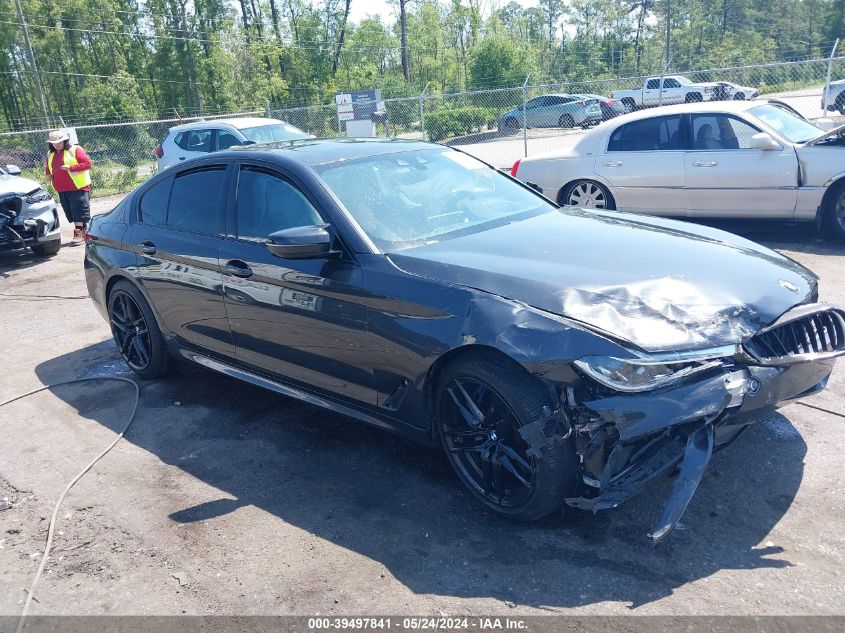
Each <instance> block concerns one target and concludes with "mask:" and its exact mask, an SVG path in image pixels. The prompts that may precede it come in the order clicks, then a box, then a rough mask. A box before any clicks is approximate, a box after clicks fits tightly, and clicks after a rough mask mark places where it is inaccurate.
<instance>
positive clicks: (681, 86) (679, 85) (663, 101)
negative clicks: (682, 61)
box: [610, 75, 718, 112]
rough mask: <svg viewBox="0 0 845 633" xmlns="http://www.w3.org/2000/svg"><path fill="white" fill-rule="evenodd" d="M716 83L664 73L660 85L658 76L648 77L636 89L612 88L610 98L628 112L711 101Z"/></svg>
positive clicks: (714, 93) (714, 94)
mask: <svg viewBox="0 0 845 633" xmlns="http://www.w3.org/2000/svg"><path fill="white" fill-rule="evenodd" d="M717 87H718V86H717V84H715V83H713V82H709V83H693V82H692V81H690V80H689V79H687V78H686V77H684V76H683V75H666V76H664V77H663V84H662V85H661V82H660V77H648V78H647V79H646V80H645V81H644V82H643V85H642V87H641V88H637V89H636V90H614V91H613V92H612V93H610V97H611V99H618V100H619V101H621V102H622V104H623V105H624V106H625V108H626V109H627V110H628V111H629V112H633V111H634V110H637V109H638V108H646V107H652V106H657V105H669V104H673V103H697V102H700V101H711V100H713V99H714V98H715V96H716V90H717Z"/></svg>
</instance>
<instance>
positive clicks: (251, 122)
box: [170, 116, 286, 132]
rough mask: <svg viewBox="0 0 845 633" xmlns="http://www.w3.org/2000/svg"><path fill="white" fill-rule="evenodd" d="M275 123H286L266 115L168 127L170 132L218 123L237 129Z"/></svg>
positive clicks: (209, 120) (211, 120)
mask: <svg viewBox="0 0 845 633" xmlns="http://www.w3.org/2000/svg"><path fill="white" fill-rule="evenodd" d="M276 123H286V121H282V120H281V119H268V118H267V117H257V116H252V117H231V118H228V119H208V120H203V121H194V122H192V123H183V124H181V125H174V126H173V127H172V128H170V131H171V132H182V131H184V130H195V129H197V128H200V129H201V128H207V127H214V126H218V125H227V126H229V127H233V128H235V129H238V130H242V129H244V128H248V127H259V126H261V125H273V124H276Z"/></svg>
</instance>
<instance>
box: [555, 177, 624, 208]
mask: <svg viewBox="0 0 845 633" xmlns="http://www.w3.org/2000/svg"><path fill="white" fill-rule="evenodd" d="M559 202H560V203H561V204H564V205H566V206H569V207H581V208H582V209H608V210H613V209H615V208H616V202H615V201H614V200H613V196H612V195H611V193H610V192H609V191H608V190H607V188H606V187H605V186H604V185H602V184H601V183H598V182H595V181H594V180H576V181H575V182H573V183H571V184H569V185H567V186H566V188H565V189H564V191H563V194H562V195H561V196H560V200H559Z"/></svg>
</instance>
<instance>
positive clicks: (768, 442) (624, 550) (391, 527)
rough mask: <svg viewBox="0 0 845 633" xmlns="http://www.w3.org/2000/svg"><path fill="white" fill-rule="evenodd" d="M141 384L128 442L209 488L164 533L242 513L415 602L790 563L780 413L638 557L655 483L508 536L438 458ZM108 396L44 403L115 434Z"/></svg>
mask: <svg viewBox="0 0 845 633" xmlns="http://www.w3.org/2000/svg"><path fill="white" fill-rule="evenodd" d="M36 373H37V375H38V377H39V378H40V379H41V380H42V381H43V382H45V383H49V382H51V381H57V380H66V379H68V378H69V377H73V376H80V375H117V374H119V375H123V376H125V375H127V374H126V373H125V368H124V367H123V366H122V363H121V361H120V359H119V357H118V355H117V353H116V351H115V350H114V347H113V345H112V343H111V341H106V342H104V343H100V344H98V345H95V346H90V347H87V348H85V349H82V350H78V351H75V352H72V353H69V354H66V355H64V356H60V357H57V358H54V359H52V360H49V361H47V362H44V363H42V364H40V365H39V366H38V367H37V368H36ZM141 385H142V391H141V405H140V409H139V412H138V416H137V418H136V421H135V423H134V425H133V426H132V428H130V430H129V432H128V433H127V435H126V441H129V442H132V443H133V444H135V445H136V446H138V447H140V448H142V449H143V450H145V451H148V452H149V453H151V454H152V455H154V456H156V457H157V458H158V459H160V460H162V461H163V462H165V463H167V464H171V465H174V466H177V467H179V468H181V469H182V470H183V471H184V472H185V473H187V474H189V475H191V476H193V477H196V478H198V479H199V480H201V481H203V482H205V483H207V484H208V485H209V486H211V487H212V488H215V489H219V490H220V491H223V494H222V495H221V498H219V499H217V500H214V501H210V502H206V503H202V504H199V505H196V506H190V507H185V508H182V509H180V510H178V511H176V512H173V513H172V514H170V516H169V518H170V519H171V520H172V521H173V522H174V523H178V524H192V523H196V522H202V521H211V520H214V519H215V518H216V517H220V516H223V515H226V514H227V513H229V512H232V511H233V510H235V509H237V508H239V507H243V506H247V505H253V506H256V507H258V508H261V509H262V510H264V511H266V512H268V513H271V514H272V515H274V516H275V517H278V519H279V520H281V521H284V522H285V523H288V524H290V525H293V526H296V527H297V528H300V529H302V530H306V531H307V532H310V533H311V534H314V535H315V536H318V537H320V538H322V539H325V540H327V541H330V542H332V543H334V544H335V545H337V546H339V547H343V548H346V549H348V550H350V551H353V552H356V553H358V554H360V555H362V556H366V557H368V558H370V559H372V560H375V561H378V562H380V563H381V564H383V565H384V566H385V567H386V568H387V569H388V570H389V572H390V573H391V574H392V575H393V576H394V577H395V578H396V579H397V580H398V581H399V582H401V583H402V584H403V585H405V586H406V587H407V588H408V589H410V590H411V591H413V592H414V593H416V594H436V595H443V596H454V597H472V598H496V599H499V600H502V601H508V602H512V603H515V604H521V605H530V606H534V607H540V608H565V607H575V606H584V605H591V604H596V603H601V602H604V601H608V600H610V601H621V602H623V603H627V604H629V605H630V606H631V608H632V609H633V608H636V607H638V606H640V605H644V604H647V603H649V602H652V601H654V600H658V599H660V598H662V597H665V596H668V595H671V594H672V593H673V592H674V591H675V590H676V589H678V588H680V587H682V586H684V585H685V584H687V583H690V582H693V581H696V580H699V579H702V578H706V577H708V576H710V575H712V574H714V573H716V572H718V571H720V570H724V569H758V568H782V567H788V566H791V565H792V563H791V562H790V561H789V559H788V558H787V557H786V555H785V554H784V552H783V550H782V549H781V548H779V547H777V546H775V545H773V544H771V543H768V544H766V545H761V543H764V542H766V539H767V535H768V534H769V532H770V531H771V530H772V528H773V527H774V526H775V525H776V524H777V523H778V522H779V521H780V520H781V518H782V517H783V515H784V513H785V512H786V511H787V510H788V509H789V507H790V505H791V503H792V501H793V499H794V498H795V495H796V493H797V491H798V488H799V486H800V484H801V480H802V476H803V461H804V456H805V454H806V451H807V447H806V445H805V443H804V441H803V440H802V438H801V436H800V435H799V434H798V433H797V431H795V429H794V428H793V427H792V425H791V424H790V422H789V421H788V420H787V419H786V418H785V417H783V416H782V415H780V414H772V415H771V416H769V418H768V419H767V420H766V421H764V422H763V423H759V424H756V425H754V426H752V427H751V428H750V429H749V430H748V431H747V432H746V433H745V434H744V435H742V436H741V437H740V438H739V439H738V440H737V441H736V442H735V443H734V444H733V445H732V446H729V447H728V448H727V449H726V450H724V451H721V452H719V453H718V454H717V455H715V456H714V458H713V461H712V463H711V465H710V468H709V470H708V471H707V473H706V475H705V477H704V480H703V481H702V483H701V486H700V488H699V490H698V493H697V494H696V496H695V497H694V499H693V500H692V502H691V504H690V506H689V508H688V510H687V512H686V514H685V516H684V517H683V519H682V522H681V524H680V525H679V526H678V528H677V530H676V531H675V532H674V533H673V534H672V535H671V536H670V537H669V539H668V540H667V541H666V542H665V543H663V544H662V545H660V546H658V547H652V546H651V545H650V544H649V542H648V540H647V538H646V536H645V534H646V532H647V531H648V530H649V529H650V528H651V527H652V524H653V522H654V521H655V520H656V519H657V516H658V514H659V511H660V503H661V500H662V499H663V498H665V495H666V494H667V493H668V490H669V487H668V485H663V486H661V487H658V488H656V489H654V490H653V491H651V492H649V493H648V494H646V495H644V496H643V497H640V498H638V499H636V500H633V501H632V502H629V503H627V504H625V505H624V506H622V507H621V508H618V509H616V510H612V511H607V512H604V513H599V514H597V515H591V514H581V513H578V514H575V515H570V516H569V517H567V516H566V515H564V516H554V517H551V518H548V519H545V520H543V521H541V522H538V523H534V524H519V523H513V522H510V521H507V520H504V519H501V518H499V517H497V516H495V515H493V514H492V513H490V512H488V511H486V510H485V509H483V508H482V507H481V506H480V505H479V503H477V502H476V501H475V500H474V499H473V498H472V497H471V495H470V494H469V493H468V492H466V491H464V489H463V488H462V487H461V485H460V483H459V482H458V480H457V478H456V477H455V475H454V474H453V473H452V471H451V468H450V466H449V464H448V462H447V461H446V459H445V457H444V456H443V455H442V454H441V452H440V451H439V450H436V449H433V448H427V447H422V446H419V445H416V444H414V443H411V442H409V441H406V440H404V439H402V438H399V437H396V436H393V435H390V434H388V433H386V432H383V431H380V430H378V429H375V428H371V427H369V426H366V425H363V424H361V423H359V422H356V421H353V420H350V419H348V418H345V417H343V416H340V415H337V414H334V413H331V412H328V411H324V410H322V409H319V408H316V407H313V406H310V405H306V404H303V403H300V402H299V401H296V400H292V399H289V398H285V397H283V396H280V395H277V394H274V393H271V392H267V391H264V390H261V389H259V388H257V387H253V386H251V385H248V384H244V383H240V382H237V381H235V380H233V379H230V378H226V377H224V376H221V375H218V374H215V373H212V372H209V371H207V370H204V369H201V368H194V367H183V368H180V371H178V372H176V373H174V374H173V375H172V376H169V377H168V378H166V379H162V380H158V381H153V382H141ZM118 388H119V387H115V388H114V389H111V388H106V387H102V388H100V387H92V386H91V384H90V383H86V384H85V385H84V387H80V388H60V389H56V390H54V393H55V395H56V396H57V397H59V398H61V399H63V400H64V401H66V402H67V403H68V404H69V405H71V406H72V407H74V408H75V410H76V411H78V413H79V415H80V417H81V418H82V419H87V420H90V421H91V423H92V424H100V425H103V426H106V427H108V428H111V429H113V430H118V427H120V426H122V424H123V423H124V421H123V420H121V419H114V416H113V415H112V416H109V415H108V414H107V413H105V412H106V411H107V408H103V407H99V406H97V400H98V396H97V393H99V394H100V397H102V398H106V397H110V398H114V397H115V395H116V393H117V392H116V389H118ZM103 394H106V395H103ZM176 401H178V404H179V406H175V404H174V402H176ZM274 549H275V548H274V547H268V551H274Z"/></svg>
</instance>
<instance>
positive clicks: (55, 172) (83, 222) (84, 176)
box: [45, 130, 91, 244]
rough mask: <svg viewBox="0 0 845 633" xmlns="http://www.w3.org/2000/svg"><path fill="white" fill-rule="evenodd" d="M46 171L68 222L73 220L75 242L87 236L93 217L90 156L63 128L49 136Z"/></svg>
mask: <svg viewBox="0 0 845 633" xmlns="http://www.w3.org/2000/svg"><path fill="white" fill-rule="evenodd" d="M47 146H48V147H47V150H48V151H47V165H46V167H45V173H46V175H47V178H48V179H49V180H50V182H52V183H53V188H54V189H55V190H56V192H57V193H58V194H59V201H60V202H61V203H62V209H64V212H65V216H66V217H67V221H68V222H73V224H74V227H73V243H74V244H81V243H82V242H83V241H84V239H85V228H86V227H87V226H88V222H90V221H91V205H90V196H91V159H90V158H88V154H86V153H85V150H84V149H82V148H81V147H80V146H79V145H72V144H71V142H70V136H69V135H68V133H67V132H65V131H63V130H55V131H53V132H50V136H49V137H48V139H47Z"/></svg>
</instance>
